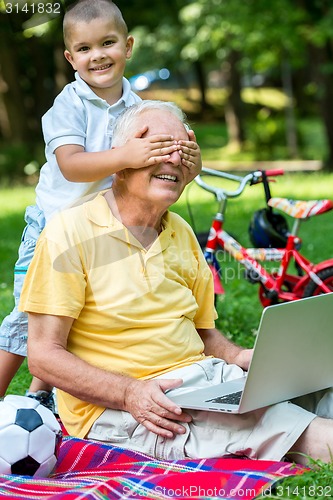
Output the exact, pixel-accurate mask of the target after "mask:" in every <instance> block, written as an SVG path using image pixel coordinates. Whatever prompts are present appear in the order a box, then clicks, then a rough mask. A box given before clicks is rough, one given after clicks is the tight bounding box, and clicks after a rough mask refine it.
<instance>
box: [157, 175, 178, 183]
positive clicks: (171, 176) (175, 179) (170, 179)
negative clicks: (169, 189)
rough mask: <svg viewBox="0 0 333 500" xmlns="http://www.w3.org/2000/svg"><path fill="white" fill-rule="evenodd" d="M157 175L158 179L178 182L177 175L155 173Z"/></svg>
mask: <svg viewBox="0 0 333 500" xmlns="http://www.w3.org/2000/svg"><path fill="white" fill-rule="evenodd" d="M155 177H156V178H157V179H162V181H172V182H177V177H176V176H175V175H168V174H160V175H155Z"/></svg>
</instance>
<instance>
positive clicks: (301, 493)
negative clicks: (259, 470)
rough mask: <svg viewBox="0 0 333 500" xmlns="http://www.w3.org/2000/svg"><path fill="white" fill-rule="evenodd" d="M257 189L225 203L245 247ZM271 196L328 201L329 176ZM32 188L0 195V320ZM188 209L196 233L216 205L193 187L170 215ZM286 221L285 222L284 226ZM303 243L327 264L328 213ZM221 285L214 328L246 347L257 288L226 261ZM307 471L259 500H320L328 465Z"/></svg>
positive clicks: (304, 178)
mask: <svg viewBox="0 0 333 500" xmlns="http://www.w3.org/2000/svg"><path fill="white" fill-rule="evenodd" d="M260 187H261V186H254V187H252V188H249V189H247V191H246V192H245V193H244V195H242V197H241V198H238V199H235V200H232V201H230V202H229V204H228V209H227V213H226V222H225V228H226V230H227V231H229V232H231V233H232V234H233V235H234V236H235V237H236V238H237V239H239V240H240V241H241V242H242V243H244V244H245V245H247V244H249V239H248V232H247V228H248V224H249V220H250V218H251V215H252V214H253V212H254V211H255V210H257V209H258V208H261V207H263V206H264V197H263V193H262V190H261V189H260ZM273 188H274V189H273V193H272V194H273V195H275V196H283V197H290V198H293V199H296V198H299V199H316V198H330V197H333V193H332V191H333V189H332V188H333V183H332V175H329V174H322V173H317V172H311V173H306V174H294V173H293V174H286V175H285V176H284V177H281V178H279V179H278V181H277V183H276V184H275V185H274V186H273ZM33 200H34V190H33V188H21V187H20V188H11V189H1V190H0V207H1V210H0V214H1V216H0V230H1V235H2V238H1V240H0V320H1V319H2V318H3V317H4V316H5V314H7V313H8V312H9V311H10V310H11V307H12V305H13V299H12V281H13V275H12V269H13V265H14V262H15V260H16V254H17V248H18V245H19V241H20V236H21V232H22V229H23V227H24V221H23V214H24V209H25V206H26V205H27V204H30V203H33ZM188 205H190V207H191V210H192V213H193V217H194V220H195V227H196V229H197V231H205V230H208V228H209V225H210V222H211V217H212V215H213V214H214V209H215V202H214V200H213V199H212V196H211V195H210V194H209V193H206V192H204V191H202V190H200V188H198V186H196V185H195V184H194V183H192V184H191V185H190V186H188V187H187V189H186V190H185V192H184V194H183V196H182V197H181V199H180V200H179V201H178V202H177V203H176V204H175V205H174V207H173V210H175V211H176V212H177V213H179V214H181V215H182V216H183V217H184V218H185V219H186V220H187V221H188V222H191V218H190V217H189V210H188ZM289 222H290V221H289ZM300 236H301V237H302V238H303V253H304V254H305V255H306V256H307V257H308V258H309V259H310V260H312V261H314V262H319V261H320V260H324V259H328V258H330V257H331V256H332V248H333V212H330V213H327V214H323V215H321V216H320V217H316V218H313V219H310V220H309V221H307V222H306V223H304V225H303V227H302V228H301V233H300ZM224 268H225V270H226V271H225V276H226V277H227V279H226V280H225V282H224V287H225V290H226V294H225V296H224V297H223V298H222V299H219V300H218V302H217V310H218V313H219V319H218V322H217V326H218V327H219V328H220V329H221V330H222V331H224V332H225V334H226V335H227V336H228V337H229V338H231V339H233V340H234V341H235V342H236V343H240V344H242V345H244V346H247V347H251V346H252V345H253V342H254V339H255V334H256V329H257V326H258V323H259V318H260V315H261V311H262V307H261V305H260V303H259V300H258V297H257V293H258V288H257V286H255V285H251V284H249V283H248V282H246V281H245V280H244V279H243V277H242V271H241V269H240V268H239V266H238V265H235V264H234V263H232V262H230V261H229V260H228V259H225V262H224ZM30 379H31V377H30V375H29V372H28V370H27V365H26V361H25V362H24V363H23V365H22V366H21V368H20V370H19V372H18V374H17V375H16V377H15V378H14V380H13V382H12V383H11V385H10V387H9V390H8V393H11V394H24V391H25V389H26V388H27V387H28V386H29V384H30ZM309 461H310V464H311V465H312V470H311V471H310V472H308V473H306V474H303V475H302V476H299V477H292V478H288V479H286V480H285V481H283V482H282V483H279V485H278V486H279V489H278V490H277V491H275V493H274V491H273V492H272V494H270V495H268V494H267V493H266V494H265V495H264V497H263V498H279V499H286V498H303V499H305V500H313V499H319V498H324V497H323V496H322V495H320V492H324V493H325V498H326V497H327V496H328V497H329V498H332V496H333V495H332V491H331V490H330V492H331V494H330V495H327V494H326V492H327V491H328V490H327V487H331V485H332V484H333V462H332V463H330V464H323V463H320V462H319V461H317V462H314V461H311V458H310V457H309Z"/></svg>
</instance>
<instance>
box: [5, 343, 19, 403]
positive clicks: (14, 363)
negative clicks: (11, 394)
mask: <svg viewBox="0 0 333 500" xmlns="http://www.w3.org/2000/svg"><path fill="white" fill-rule="evenodd" d="M23 360H24V356H19V355H18V354H13V353H12V352H7V351H2V350H0V397H3V396H4V395H5V393H6V391H7V389H8V386H9V384H10V383H11V381H12V379H13V378H14V376H15V375H16V373H17V370H18V369H19V368H20V366H21V364H22V363H23Z"/></svg>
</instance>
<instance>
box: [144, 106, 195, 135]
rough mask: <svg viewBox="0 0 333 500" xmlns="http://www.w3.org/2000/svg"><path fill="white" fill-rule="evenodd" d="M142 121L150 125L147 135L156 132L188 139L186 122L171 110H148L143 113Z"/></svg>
mask: <svg viewBox="0 0 333 500" xmlns="http://www.w3.org/2000/svg"><path fill="white" fill-rule="evenodd" d="M141 116H142V123H144V124H145V125H147V126H148V131H147V134H146V135H147V136H149V135H154V134H170V135H173V136H174V138H175V139H176V140H179V139H184V140H188V133H187V131H186V128H185V126H184V124H183V123H182V122H181V121H180V120H179V118H177V116H175V115H174V114H173V113H171V112H170V111H166V110H160V109H159V110H158V109H152V110H146V111H145V112H144V113H142V115H141Z"/></svg>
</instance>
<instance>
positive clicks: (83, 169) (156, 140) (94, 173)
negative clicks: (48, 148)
mask: <svg viewBox="0 0 333 500" xmlns="http://www.w3.org/2000/svg"><path fill="white" fill-rule="evenodd" d="M181 148H182V146H181V145H179V144H177V142H176V141H174V139H173V137H172V136H171V135H166V134H163V135H153V136H150V137H137V138H134V139H131V140H130V141H128V142H126V144H124V145H123V146H120V147H117V148H114V149H108V150H106V151H98V152H87V151H85V149H84V148H83V147H82V146H79V145H75V144H68V145H64V146H60V147H58V148H57V149H56V150H55V155H56V158H57V162H58V165H59V168H60V170H61V172H62V174H63V176H64V177H65V178H66V179H67V180H68V181H71V182H94V181H98V180H101V179H105V178H106V177H109V176H110V175H112V174H114V173H115V172H118V171H120V170H123V169H124V168H142V167H148V166H150V165H154V164H156V163H159V162H162V161H166V160H168V159H169V155H170V154H171V153H172V152H173V151H176V150H180V149H181Z"/></svg>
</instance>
